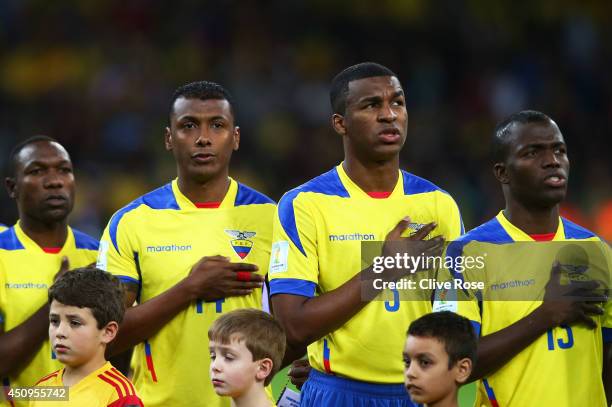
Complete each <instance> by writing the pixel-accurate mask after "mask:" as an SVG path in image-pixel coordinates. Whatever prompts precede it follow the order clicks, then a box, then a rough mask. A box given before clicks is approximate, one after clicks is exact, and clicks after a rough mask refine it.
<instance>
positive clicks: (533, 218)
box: [504, 201, 559, 235]
mask: <svg viewBox="0 0 612 407" xmlns="http://www.w3.org/2000/svg"><path fill="white" fill-rule="evenodd" d="M504 216H505V217H506V219H508V220H509V221H510V223H512V224H513V225H514V226H516V227H517V228H519V229H520V230H522V231H523V232H525V233H527V234H529V235H533V234H544V233H555V232H556V231H557V228H558V227H559V205H555V206H553V207H551V208H538V209H534V208H527V207H526V206H524V205H522V204H521V203H519V202H517V201H508V202H506V209H505V210H504Z"/></svg>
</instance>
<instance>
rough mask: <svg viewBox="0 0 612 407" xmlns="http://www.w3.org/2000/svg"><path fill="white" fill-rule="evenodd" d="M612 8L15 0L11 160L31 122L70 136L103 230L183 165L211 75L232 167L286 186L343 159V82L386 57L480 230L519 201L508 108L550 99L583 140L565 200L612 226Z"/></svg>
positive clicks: (414, 150) (3, 29) (428, 171)
mask: <svg viewBox="0 0 612 407" xmlns="http://www.w3.org/2000/svg"><path fill="white" fill-rule="evenodd" d="M179 3H180V4H179ZM521 4H522V3H521ZM611 20H612V3H610V2H609V1H605V0H601V1H596V0H584V1H580V2H578V1H575V2H572V1H564V0H559V1H554V2H552V1H548V0H532V1H530V2H528V6H527V5H526V4H523V5H518V4H517V3H516V2H511V1H504V2H490V1H488V0H465V1H455V0H439V1H428V0H410V1H393V0H378V1H376V2H365V1H364V2H361V1H352V0H337V1H324V0H312V1H297V0H292V1H265V2H264V1H259V2H258V1H218V2H201V1H197V0H191V1H182V2H152V1H145V0H124V1H87V2H80V1H76V0H72V1H63V2H50V1H47V0H29V1H26V0H4V1H2V2H0V106H1V108H0V164H2V165H3V166H4V165H5V164H6V159H7V157H8V153H9V151H10V148H11V146H12V145H14V144H15V143H16V142H17V141H19V140H21V139H24V138H26V137H29V136H32V135H35V134H47V135H49V136H52V137H55V138H57V139H58V140H60V141H61V142H62V143H64V145H65V146H66V147H67V149H68V151H69V152H70V154H71V155H72V157H73V160H74V162H75V167H76V176H77V206H76V209H75V211H74V213H73V215H72V218H71V223H72V224H73V225H74V226H76V227H78V228H80V229H82V230H84V231H86V232H88V233H90V234H92V235H94V236H99V234H100V232H101V230H102V228H103V227H104V225H105V224H106V222H107V220H108V218H109V216H110V215H111V214H112V213H113V212H114V211H115V210H117V209H118V208H120V207H121V206H123V205H125V204H126V203H127V202H129V201H130V200H132V199H133V198H135V197H137V196H139V195H140V194H142V193H144V192H146V191H148V190H150V189H153V188H155V187H157V186H158V185H160V184H163V183H166V182H167V181H168V180H169V179H171V178H173V177H174V176H175V169H174V164H173V160H172V158H171V156H170V154H169V153H167V152H165V151H164V148H163V142H162V141H163V128H164V126H165V125H166V122H167V112H168V107H169V106H168V102H169V100H170V97H171V94H172V92H173V90H174V89H175V88H176V87H177V86H179V85H181V84H184V83H186V82H190V81H194V80H201V79H208V80H214V81H217V82H220V83H222V84H223V85H225V86H226V87H227V88H228V89H229V90H230V91H231V92H232V93H233V95H234V97H235V99H236V101H237V113H238V121H239V124H240V126H241V128H242V144H241V149H240V151H239V152H238V153H237V154H236V155H235V156H234V159H233V162H232V170H231V175H232V176H234V177H235V178H236V179H238V180H240V181H242V182H244V183H246V184H249V185H251V186H253V187H255V188H257V189H259V190H261V191H263V192H265V193H267V194H268V195H269V196H271V197H272V198H274V199H279V198H280V196H281V195H282V193H283V192H284V191H286V190H288V189H290V188H292V187H294V186H296V185H298V184H301V183H302V182H304V181H306V180H308V179H310V178H312V177H313V176H316V175H318V174H319V173H321V172H323V171H326V170H327V169H328V168H330V167H331V166H333V165H334V164H336V163H337V162H338V161H339V160H341V159H342V147H341V143H340V138H339V136H337V135H335V134H334V133H333V131H332V130H331V127H330V125H329V116H330V107H329V102H328V84H329V82H330V80H331V78H332V77H333V75H334V74H336V73H337V72H339V71H340V70H341V69H342V68H344V67H346V66H348V65H351V64H353V63H357V62H361V61H364V60H373V61H377V62H380V63H382V64H384V65H387V66H389V67H390V68H391V69H393V70H394V71H396V72H397V73H398V75H399V77H400V79H401V81H402V83H403V85H404V88H405V90H406V94H407V103H408V110H409V114H410V124H409V134H408V140H407V143H406V147H405V148H404V151H403V153H402V164H403V167H404V168H406V169H408V170H409V171H411V172H414V173H416V174H418V175H420V176H423V177H425V178H428V179H430V180H432V181H434V182H435V183H436V184H438V185H440V186H441V187H442V188H444V189H446V190H447V191H449V192H450V193H451V194H452V195H453V197H455V199H456V200H457V202H458V204H459V207H460V208H461V211H462V214H463V217H464V222H465V225H466V228H467V229H470V228H472V227H474V226H476V225H478V224H479V223H481V222H482V221H484V220H486V219H488V218H490V217H491V216H493V215H494V214H495V213H496V212H497V211H498V210H499V208H500V206H501V205H502V197H501V191H500V188H499V187H498V185H497V183H496V182H495V181H494V179H493V177H492V175H491V170H490V162H489V160H488V158H487V153H488V147H487V146H488V140H489V138H490V136H491V133H492V129H493V127H494V125H495V123H496V122H498V121H499V120H500V119H501V118H503V117H504V116H506V115H507V114H509V113H512V112H514V111H517V110H520V109H524V108H533V109H537V110H541V111H543V112H545V113H547V114H549V115H550V116H551V117H553V118H554V119H555V120H556V121H557V123H558V124H559V125H560V128H561V130H562V132H563V134H564V136H565V137H566V141H567V144H568V147H569V155H570V159H571V162H572V171H571V177H570V194H569V200H568V202H567V203H566V204H565V206H564V208H563V209H564V213H565V214H566V215H567V216H568V217H570V218H571V219H573V220H574V221H576V222H578V223H579V224H582V225H584V226H586V227H588V228H591V229H593V230H595V231H596V232H597V233H599V234H600V235H601V236H603V237H605V238H606V239H608V241H610V240H612V189H611V187H610V186H611V185H612V165H611V164H610V151H611V149H610V147H609V144H608V143H609V141H610V134H609V132H610V128H612V76H610V72H612V42H611V41H609V39H610V38H612V21H611ZM0 196H1V197H0V222H2V223H7V224H12V223H14V221H15V217H16V211H15V209H14V204H13V203H12V202H11V201H10V200H9V199H8V197H7V196H6V194H5V193H3V194H0ZM373 221H375V220H373Z"/></svg>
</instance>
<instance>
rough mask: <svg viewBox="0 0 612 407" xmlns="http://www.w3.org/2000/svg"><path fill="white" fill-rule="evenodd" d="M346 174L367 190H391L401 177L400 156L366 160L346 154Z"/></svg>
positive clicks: (344, 164) (344, 166)
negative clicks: (378, 160) (389, 158)
mask: <svg viewBox="0 0 612 407" xmlns="http://www.w3.org/2000/svg"><path fill="white" fill-rule="evenodd" d="M342 166H343V168H344V171H345V172H346V175H348V176H349V178H350V179H351V180H352V181H353V182H354V183H355V184H357V186H358V187H359V188H361V189H362V190H363V191H365V192H391V191H393V189H395V185H396V184H397V178H398V177H399V156H398V157H396V158H394V159H393V160H389V161H382V162H365V161H362V160H359V159H358V158H356V157H352V156H350V155H346V156H345V158H344V163H343V164H342Z"/></svg>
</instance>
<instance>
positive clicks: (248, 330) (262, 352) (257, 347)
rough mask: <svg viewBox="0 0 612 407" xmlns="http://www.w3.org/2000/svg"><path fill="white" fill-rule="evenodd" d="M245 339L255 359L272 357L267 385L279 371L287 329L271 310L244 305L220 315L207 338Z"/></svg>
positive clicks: (212, 339)
mask: <svg viewBox="0 0 612 407" xmlns="http://www.w3.org/2000/svg"><path fill="white" fill-rule="evenodd" d="M232 337H234V339H238V340H239V341H242V340H244V341H245V346H246V347H247V349H248V350H249V351H250V352H251V354H252V355H253V361H256V360H260V359H264V358H270V359H272V371H271V372H270V375H268V377H266V380H265V381H264V385H265V386H267V385H268V384H270V382H271V381H272V378H273V377H274V375H275V374H276V372H278V370H279V369H280V366H281V362H282V361H283V357H284V356H285V349H286V346H287V343H286V338H285V331H284V330H283V327H282V326H281V324H280V323H279V322H278V321H277V320H276V319H274V317H273V316H272V315H270V314H267V313H265V312H263V311H261V310H258V309H250V308H244V309H239V310H235V311H231V312H228V313H227V314H224V315H222V316H221V317H219V319H217V320H216V321H215V322H214V323H213V324H212V326H211V327H210V329H209V330H208V339H209V340H211V341H216V342H219V343H222V344H229V343H230V342H231V340H232Z"/></svg>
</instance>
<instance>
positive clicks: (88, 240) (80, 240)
mask: <svg viewBox="0 0 612 407" xmlns="http://www.w3.org/2000/svg"><path fill="white" fill-rule="evenodd" d="M72 233H73V234H74V245H75V246H76V248H77V249H87V250H98V248H99V247H100V242H99V241H98V240H96V239H94V238H93V237H91V236H89V235H88V234H86V233H83V232H81V231H80V230H77V229H75V228H72Z"/></svg>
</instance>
